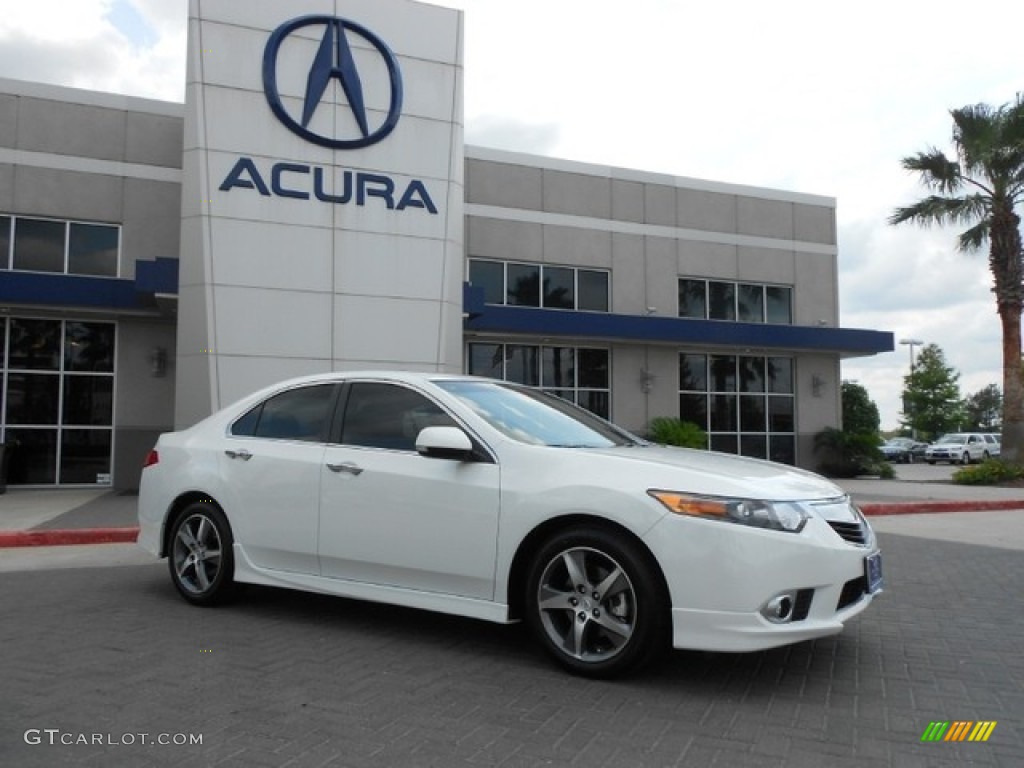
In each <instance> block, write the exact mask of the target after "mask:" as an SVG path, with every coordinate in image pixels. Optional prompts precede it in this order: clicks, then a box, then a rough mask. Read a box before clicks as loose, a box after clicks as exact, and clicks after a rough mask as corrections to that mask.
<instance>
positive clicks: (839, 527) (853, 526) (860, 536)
mask: <svg viewBox="0 0 1024 768" xmlns="http://www.w3.org/2000/svg"><path fill="white" fill-rule="evenodd" d="M828 524H829V525H831V526H832V529H833V530H834V531H835V532H836V533H838V534H839V535H840V536H842V537H843V540H844V541H848V542H850V543H851V544H860V545H863V544H865V543H866V542H867V540H868V537H867V532H866V531H865V530H864V526H863V525H861V524H860V523H840V522H837V521H835V520H829V521H828Z"/></svg>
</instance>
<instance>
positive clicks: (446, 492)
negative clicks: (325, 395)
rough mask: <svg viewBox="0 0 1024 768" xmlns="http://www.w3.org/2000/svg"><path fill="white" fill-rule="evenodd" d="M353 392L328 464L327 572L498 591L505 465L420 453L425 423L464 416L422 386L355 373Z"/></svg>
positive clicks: (396, 583) (427, 587)
mask: <svg viewBox="0 0 1024 768" xmlns="http://www.w3.org/2000/svg"><path fill="white" fill-rule="evenodd" d="M343 399H344V403H345V404H344V415H343V418H342V429H341V430H340V433H339V435H338V437H337V441H336V443H332V444H330V445H328V447H327V449H326V451H325V454H324V463H323V468H322V470H321V486H320V488H321V490H320V538H319V552H320V566H321V569H322V570H321V572H322V573H323V575H325V576H329V577H332V578H338V579H349V580H352V581H359V582H365V583H371V584H378V585H387V586H392V587H402V588H407V589H415V590H422V591H429V592H440V593H445V594H453V595H460V596H464V597H473V598H481V599H487V600H489V599H492V598H493V595H494V569H495V557H496V554H495V553H496V548H497V538H498V511H499V507H498V496H499V467H498V465H497V464H496V463H494V462H493V461H492V460H490V459H487V460H477V461H473V460H460V459H451V458H428V457H426V456H421V455H420V454H418V453H417V452H416V448H415V441H416V436H417V435H418V434H419V431H420V430H421V429H423V428H425V427H428V426H447V425H453V426H454V425H456V422H455V420H454V419H453V418H452V417H451V416H450V415H449V414H448V413H446V412H445V410H444V409H443V408H441V407H440V406H439V405H438V404H437V403H436V402H434V401H433V400H431V399H430V398H428V397H426V396H425V395H424V394H422V393H421V392H418V391H415V390H413V389H411V388H409V387H406V386H404V385H401V384H397V383H391V382H354V383H352V384H351V385H350V386H349V387H348V390H347V393H346V395H345V396H344V398H343Z"/></svg>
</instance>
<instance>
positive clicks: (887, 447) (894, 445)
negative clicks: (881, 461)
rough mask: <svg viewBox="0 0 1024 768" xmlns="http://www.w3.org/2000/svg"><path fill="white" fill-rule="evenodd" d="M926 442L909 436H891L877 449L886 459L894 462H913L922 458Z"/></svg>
mask: <svg viewBox="0 0 1024 768" xmlns="http://www.w3.org/2000/svg"><path fill="white" fill-rule="evenodd" d="M927 448H928V443H922V442H920V441H919V440H914V439H913V438H910V437H893V438H890V439H889V440H886V441H885V442H884V443H882V445H881V446H880V448H879V450H880V451H881V452H882V455H883V456H885V459H886V461H891V462H894V463H896V464H913V463H914V462H915V461H922V460H923V459H924V453H925V450H926V449H927Z"/></svg>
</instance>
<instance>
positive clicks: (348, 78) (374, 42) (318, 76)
mask: <svg viewBox="0 0 1024 768" xmlns="http://www.w3.org/2000/svg"><path fill="white" fill-rule="evenodd" d="M305 27H321V28H323V37H322V38H321V41H320V45H319V48H318V49H317V52H316V55H315V56H314V58H313V62H312V65H311V66H310V69H309V75H308V77H307V79H306V84H305V96H304V97H303V100H302V113H301V114H292V112H289V110H288V109H287V108H286V107H285V105H284V102H283V100H282V99H281V93H280V90H279V87H278V80H277V73H278V55H279V53H280V50H281V45H282V43H284V41H285V40H286V39H287V38H288V36H289V35H291V34H292V33H293V32H295V31H296V30H299V29H303V28H305ZM350 35H352V36H356V37H359V38H362V39H363V40H365V41H366V42H367V43H369V44H370V46H372V48H373V50H374V51H376V53H377V54H378V55H379V56H380V57H381V59H382V60H383V61H384V64H385V66H386V67H387V72H388V80H389V83H390V89H391V93H390V98H389V106H388V112H387V116H386V117H385V119H384V121H383V122H379V121H375V120H374V119H373V115H371V114H370V113H369V112H368V111H367V108H366V100H365V98H364V92H363V82H362V79H361V78H360V76H359V70H358V68H357V67H356V63H355V60H354V59H353V57H352V48H351V46H350V45H349V36H350ZM332 80H337V84H338V85H339V86H340V87H341V89H342V91H343V92H344V94H345V99H346V100H347V101H348V106H349V109H351V110H352V117H353V118H354V121H355V126H356V130H355V131H354V132H353V133H352V134H351V135H342V136H336V135H324V134H320V133H316V132H315V131H313V130H311V129H310V127H309V125H310V123H311V121H312V120H313V116H314V115H315V114H316V111H317V107H319V106H320V101H321V99H323V97H324V93H325V91H326V90H327V88H328V86H329V85H330V84H331V81H332ZM263 90H264V93H266V96H267V102H268V103H269V104H270V108H271V109H272V110H273V112H274V114H275V115H276V116H277V119H278V120H280V121H281V122H282V123H283V124H284V125H285V126H287V128H288V129H289V130H291V131H292V132H293V133H296V134H298V135H299V136H301V137H303V138H304V139H306V140H307V141H311V142H313V143H314V144H319V145H320V146H323V147H330V148H332V149H358V148H359V147H366V146H369V145H370V144H375V143H377V142H378V141H380V140H381V139H383V138H385V137H386V136H387V135H388V134H389V133H391V131H392V130H394V128H395V125H397V123H398V118H399V116H400V115H401V112H402V74H401V72H400V71H399V68H398V60H397V59H396V58H395V54H394V53H392V51H391V49H390V48H388V46H387V44H385V43H384V41H383V40H381V39H380V38H379V37H377V36H376V35H375V34H374V33H373V32H371V31H370V30H368V29H367V28H366V27H364V26H362V25H360V24H356V23H355V22H352V21H348V20H346V19H339V18H336V17H334V16H300V17H299V18H297V19H292V20H291V21H287V22H285V23H284V24H282V25H281V26H280V27H278V28H277V29H275V30H274V31H273V32H272V33H271V35H270V39H269V40H267V47H266V48H265V49H264V51H263Z"/></svg>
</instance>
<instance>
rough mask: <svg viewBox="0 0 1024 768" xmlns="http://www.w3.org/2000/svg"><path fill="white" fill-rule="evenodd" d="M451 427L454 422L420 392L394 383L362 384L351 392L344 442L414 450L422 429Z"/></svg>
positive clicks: (342, 433)
mask: <svg viewBox="0 0 1024 768" xmlns="http://www.w3.org/2000/svg"><path fill="white" fill-rule="evenodd" d="M448 426H455V421H454V420H453V419H452V418H451V417H450V416H449V415H448V414H447V413H445V412H444V411H443V410H441V408H440V407H439V406H438V405H437V404H436V403H434V402H433V401H431V400H428V399H427V398H426V397H424V396H423V395H421V394H419V393H418V392H413V391H412V390H411V389H406V388H405V387H400V386H396V385H394V384H378V383H373V382H359V383H356V384H353V385H352V388H351V390H350V392H349V396H348V404H347V405H346V406H345V420H344V424H343V426H342V430H341V442H342V443H343V444H344V445H362V446H366V447H369V448H389V449H391V450H398V451H414V450H416V437H417V435H419V433H420V430H422V429H424V428H425V427H448Z"/></svg>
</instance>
